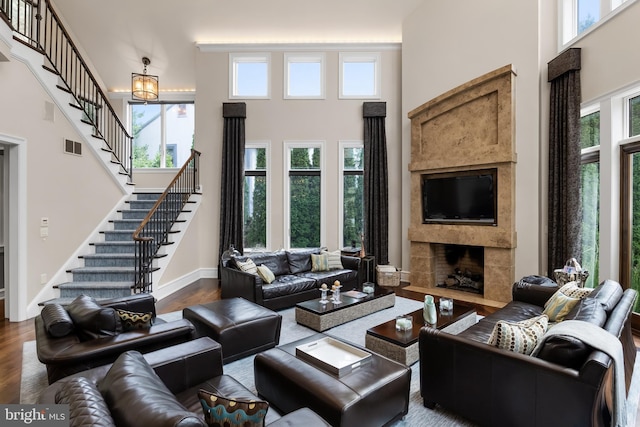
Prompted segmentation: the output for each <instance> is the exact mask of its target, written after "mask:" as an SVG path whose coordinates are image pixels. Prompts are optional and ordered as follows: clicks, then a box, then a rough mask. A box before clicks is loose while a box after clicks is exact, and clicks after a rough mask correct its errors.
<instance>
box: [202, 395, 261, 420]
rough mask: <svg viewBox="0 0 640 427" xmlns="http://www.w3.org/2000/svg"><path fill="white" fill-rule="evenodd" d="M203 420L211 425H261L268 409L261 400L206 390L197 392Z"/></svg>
mask: <svg viewBox="0 0 640 427" xmlns="http://www.w3.org/2000/svg"><path fill="white" fill-rule="evenodd" d="M198 397H199V398H200V404H201V405H202V410H203V411H204V420H205V422H206V423H207V425H209V426H213V427H236V426H237V427H262V426H264V418H265V416H266V415H267V410H268V409H269V403H268V402H265V401H263V400H241V399H233V398H227V397H224V396H218V395H216V394H215V393H212V392H210V391H207V390H202V389H201V390H200V391H199V392H198Z"/></svg>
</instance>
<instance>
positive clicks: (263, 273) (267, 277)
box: [258, 264, 276, 283]
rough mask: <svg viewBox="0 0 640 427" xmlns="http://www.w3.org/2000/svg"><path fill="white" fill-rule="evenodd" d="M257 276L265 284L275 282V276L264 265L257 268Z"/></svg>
mask: <svg viewBox="0 0 640 427" xmlns="http://www.w3.org/2000/svg"><path fill="white" fill-rule="evenodd" d="M258 276H260V277H261V278H262V280H264V282H265V283H271V282H273V281H274V280H276V276H275V274H273V272H272V271H271V270H270V269H269V267H267V266H266V265H264V264H262V265H260V266H259V267H258Z"/></svg>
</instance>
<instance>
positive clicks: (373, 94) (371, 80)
mask: <svg viewBox="0 0 640 427" xmlns="http://www.w3.org/2000/svg"><path fill="white" fill-rule="evenodd" d="M339 56H340V76H339V77H340V78H339V79H340V98H341V99H349V98H352V99H379V98H380V96H381V94H380V92H381V90H380V54H379V53H377V52H371V53H355V52H350V53H344V52H341V53H340V55H339Z"/></svg>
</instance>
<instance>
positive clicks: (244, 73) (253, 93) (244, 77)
mask: <svg viewBox="0 0 640 427" xmlns="http://www.w3.org/2000/svg"><path fill="white" fill-rule="evenodd" d="M270 69H271V55H270V54H268V53H230V54H229V76H230V77H231V78H230V79H229V81H230V87H229V98H230V99H269V98H270V97H271V85H270V84H269V81H270V78H269V76H270Z"/></svg>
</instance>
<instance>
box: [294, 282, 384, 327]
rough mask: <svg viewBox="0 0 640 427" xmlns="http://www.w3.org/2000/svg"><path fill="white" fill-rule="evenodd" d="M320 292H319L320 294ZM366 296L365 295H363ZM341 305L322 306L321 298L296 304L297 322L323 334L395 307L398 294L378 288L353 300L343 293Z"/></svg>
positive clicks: (330, 303)
mask: <svg viewBox="0 0 640 427" xmlns="http://www.w3.org/2000/svg"><path fill="white" fill-rule="evenodd" d="M319 293H320V291H318V294H319ZM363 295H364V294H363ZM341 300H342V302H341V303H340V304H334V303H332V302H329V303H327V304H325V305H322V304H320V298H318V299H313V300H309V301H304V302H301V303H298V304H296V322H298V323H299V324H301V325H304V326H306V327H308V328H311V329H313V330H314V331H318V332H322V331H326V330H327V329H330V328H333V327H334V326H338V325H342V324H343V323H347V322H350V321H352V320H355V319H358V318H360V317H363V316H366V315H368V314H371V313H375V312H376V311H380V310H383V309H385V308H389V307H393V306H394V305H395V303H396V294H395V292H393V291H392V290H389V289H385V288H381V287H378V286H376V287H375V291H374V292H373V293H372V294H367V295H365V296H363V297H361V298H352V297H350V296H348V294H347V293H343V294H342V297H341Z"/></svg>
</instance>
